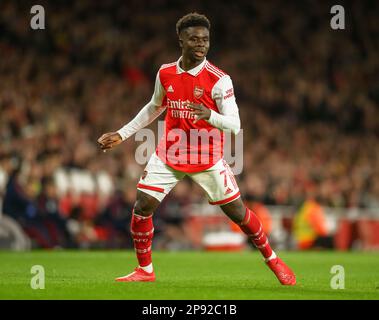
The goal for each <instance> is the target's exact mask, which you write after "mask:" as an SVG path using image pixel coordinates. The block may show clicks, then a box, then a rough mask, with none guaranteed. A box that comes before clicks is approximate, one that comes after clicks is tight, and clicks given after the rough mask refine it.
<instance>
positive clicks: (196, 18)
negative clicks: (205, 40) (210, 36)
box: [176, 12, 211, 35]
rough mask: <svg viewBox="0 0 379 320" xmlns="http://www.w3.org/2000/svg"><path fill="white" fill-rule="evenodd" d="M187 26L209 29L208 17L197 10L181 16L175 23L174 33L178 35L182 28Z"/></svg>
mask: <svg viewBox="0 0 379 320" xmlns="http://www.w3.org/2000/svg"><path fill="white" fill-rule="evenodd" d="M188 27H205V28H207V29H208V30H210V29H211V23H210V22H209V20H208V18H207V17H206V16H205V15H203V14H199V13H197V12H192V13H189V14H186V15H185V16H183V17H181V18H180V19H179V20H178V22H177V23H176V33H177V34H178V35H179V34H180V32H181V31H182V30H183V29H186V28H188Z"/></svg>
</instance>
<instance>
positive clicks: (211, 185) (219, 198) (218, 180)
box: [190, 159, 240, 206]
mask: <svg viewBox="0 0 379 320" xmlns="http://www.w3.org/2000/svg"><path fill="white" fill-rule="evenodd" d="M190 177H191V179H192V180H193V181H195V182H196V183H197V184H199V185H200V186H201V187H202V188H203V190H204V191H205V192H206V193H207V196H208V201H209V203H210V204H212V205H220V206H221V205H225V204H228V203H230V202H232V201H234V200H236V199H238V198H239V197H240V192H239V188H238V185H237V182H236V179H235V178H234V174H233V172H232V170H231V169H230V167H229V165H228V164H227V163H226V161H225V160H223V159H222V160H220V161H219V162H217V163H216V164H215V165H214V166H213V167H212V168H210V169H208V170H205V171H202V172H196V173H193V174H190Z"/></svg>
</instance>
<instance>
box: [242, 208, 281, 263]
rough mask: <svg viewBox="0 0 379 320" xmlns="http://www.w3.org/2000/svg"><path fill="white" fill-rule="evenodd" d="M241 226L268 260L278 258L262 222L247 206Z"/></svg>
mask: <svg viewBox="0 0 379 320" xmlns="http://www.w3.org/2000/svg"><path fill="white" fill-rule="evenodd" d="M239 227H240V228H241V230H242V231H243V232H244V233H245V234H246V235H247V236H248V237H249V238H250V240H251V241H252V242H253V244H254V245H255V246H256V247H257V248H258V250H259V251H260V252H261V253H262V255H263V257H264V258H265V260H266V261H269V260H271V259H275V258H276V254H275V252H274V251H273V250H272V249H271V247H270V244H269V242H268V239H267V236H266V234H265V233H264V231H263V228H262V223H261V222H260V221H259V219H258V217H257V216H256V215H255V213H254V212H253V211H251V210H250V209H249V208H246V214H245V217H244V219H243V221H242V222H241V223H240V224H239Z"/></svg>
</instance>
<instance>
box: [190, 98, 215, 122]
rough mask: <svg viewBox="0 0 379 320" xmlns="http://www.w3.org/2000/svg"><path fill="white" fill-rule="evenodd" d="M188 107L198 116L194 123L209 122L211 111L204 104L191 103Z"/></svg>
mask: <svg viewBox="0 0 379 320" xmlns="http://www.w3.org/2000/svg"><path fill="white" fill-rule="evenodd" d="M188 107H189V108H191V109H192V111H193V113H194V114H195V116H196V117H195V120H194V122H193V123H196V122H198V121H199V120H202V119H204V120H208V119H209V117H210V116H211V110H210V109H208V108H207V107H205V106H204V105H202V104H195V103H190V104H189V105H188Z"/></svg>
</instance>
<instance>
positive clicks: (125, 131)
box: [117, 72, 166, 141]
mask: <svg viewBox="0 0 379 320" xmlns="http://www.w3.org/2000/svg"><path fill="white" fill-rule="evenodd" d="M165 95H166V92H165V90H164V88H163V86H162V84H161V81H160V78H159V72H158V73H157V76H156V79H155V87H154V93H153V96H152V98H151V100H150V102H148V103H147V104H146V105H145V106H144V107H143V108H142V109H141V110H140V112H139V113H138V114H137V115H136V116H135V117H134V119H133V120H131V121H130V122H129V123H128V124H126V125H124V126H123V127H122V128H121V129H119V130H118V131H117V133H118V134H119V135H120V136H121V138H122V140H123V141H124V140H126V139H128V138H129V137H130V136H132V135H133V134H135V133H136V132H137V131H138V130H140V129H142V128H143V127H146V126H147V125H148V124H150V123H151V122H153V121H154V120H155V119H156V118H157V117H158V116H159V115H160V114H161V113H162V112H163V111H164V110H165V109H166V108H165V107H162V101H163V98H164V96H165Z"/></svg>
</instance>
